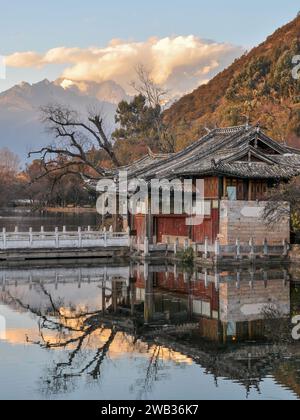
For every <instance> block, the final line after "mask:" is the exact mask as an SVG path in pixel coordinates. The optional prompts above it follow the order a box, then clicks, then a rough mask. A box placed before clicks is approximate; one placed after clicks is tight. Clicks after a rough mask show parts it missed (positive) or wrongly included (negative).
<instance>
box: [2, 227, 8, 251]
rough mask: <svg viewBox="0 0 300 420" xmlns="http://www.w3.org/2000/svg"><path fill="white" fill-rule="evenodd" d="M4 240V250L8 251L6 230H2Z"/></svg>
mask: <svg viewBox="0 0 300 420" xmlns="http://www.w3.org/2000/svg"><path fill="white" fill-rule="evenodd" d="M2 239H3V248H4V249H6V248H7V240H6V229H5V228H3V229H2Z"/></svg>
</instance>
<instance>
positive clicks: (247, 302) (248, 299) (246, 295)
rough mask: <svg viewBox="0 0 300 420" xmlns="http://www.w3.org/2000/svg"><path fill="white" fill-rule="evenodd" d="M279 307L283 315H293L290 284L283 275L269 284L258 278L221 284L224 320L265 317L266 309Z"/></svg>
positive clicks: (244, 320) (235, 320) (237, 320)
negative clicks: (237, 283)
mask: <svg viewBox="0 0 300 420" xmlns="http://www.w3.org/2000/svg"><path fill="white" fill-rule="evenodd" d="M267 308H272V309H274V310H276V312H277V313H278V314H280V315H281V316H282V318H284V317H285V316H288V315H290V284H289V282H286V283H285V282H284V279H283V278H282V279H280V280H270V281H269V282H268V283H267V284H265V283H264V282H263V281H255V282H254V283H253V285H252V286H251V285H250V284H249V283H248V282H246V281H242V282H241V283H240V285H239V288H237V287H236V284H235V283H233V282H231V283H230V282H226V283H221V284H220V319H221V321H222V322H250V321H255V320H262V319H264V315H263V311H264V310H265V309H267Z"/></svg>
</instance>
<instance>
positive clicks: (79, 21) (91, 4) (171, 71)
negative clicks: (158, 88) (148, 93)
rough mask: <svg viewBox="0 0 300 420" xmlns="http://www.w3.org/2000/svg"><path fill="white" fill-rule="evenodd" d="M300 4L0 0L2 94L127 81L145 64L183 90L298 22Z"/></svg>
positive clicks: (277, 0)
mask: <svg viewBox="0 0 300 420" xmlns="http://www.w3.org/2000/svg"><path fill="white" fill-rule="evenodd" d="M297 3H298V2H297V1H295V0H284V1H283V0H251V1H247V2H245V1H241V0H226V1H225V0H222V1H221V0H210V1H201V0H151V1H148V2H146V1H141V0H110V1H102V0H85V1H82V0H60V1H59V0H51V1H48V0H44V1H43V2H38V1H37V0H26V1H24V0H10V1H7V0H0V55H2V56H5V57H6V64H7V69H6V79H5V80H0V91H3V90H5V89H7V88H9V87H11V86H13V85H14V84H16V83H19V82H21V81H23V80H25V81H28V82H30V83H33V82H37V81H39V80H42V79H44V78H48V79H50V80H54V79H56V78H58V77H63V78H65V79H67V80H75V81H76V82H79V81H81V80H85V81H88V80H91V81H96V82H99V81H103V80H108V79H114V80H116V81H117V82H119V83H120V84H123V85H124V84H126V83H127V82H128V80H129V78H130V74H131V73H132V71H133V70H132V69H133V67H134V66H135V65H136V64H137V62H141V63H142V62H145V65H146V66H147V67H148V68H149V70H150V71H151V72H152V76H153V78H154V79H155V81H156V82H157V83H160V84H164V85H166V86H167V87H168V88H170V87H171V88H174V89H175V87H178V93H182V92H183V91H184V90H189V89H192V88H193V86H194V85H197V84H200V83H204V82H206V81H207V80H209V78H211V77H212V76H213V75H214V74H215V73H216V72H217V71H219V70H221V69H222V67H225V66H227V65H229V64H230V62H231V61H232V60H233V59H234V58H235V57H236V56H239V55H240V54H241V53H242V52H243V51H244V50H245V49H250V48H251V47H253V46H255V45H257V44H259V43H260V42H262V41H263V40H264V39H265V38H266V37H267V36H268V35H270V34H271V33H273V32H274V30H275V29H277V28H278V27H280V26H282V25H283V24H285V23H287V22H288V21H290V20H291V19H293V18H294V17H295V16H296V15H297V12H298V11H299V10H300V7H299V4H297ZM208 40H210V41H208ZM212 41H213V42H212ZM20 53H21V54H20ZM0 79H1V72H0Z"/></svg>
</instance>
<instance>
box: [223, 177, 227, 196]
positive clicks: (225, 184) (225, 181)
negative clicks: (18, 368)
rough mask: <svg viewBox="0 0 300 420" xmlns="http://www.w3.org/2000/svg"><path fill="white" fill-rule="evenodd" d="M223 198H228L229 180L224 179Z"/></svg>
mask: <svg viewBox="0 0 300 420" xmlns="http://www.w3.org/2000/svg"><path fill="white" fill-rule="evenodd" d="M223 197H227V178H226V176H224V178H223Z"/></svg>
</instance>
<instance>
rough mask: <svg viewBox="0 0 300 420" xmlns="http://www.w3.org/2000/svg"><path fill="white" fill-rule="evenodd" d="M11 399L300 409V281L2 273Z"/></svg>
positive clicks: (287, 277) (0, 367)
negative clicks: (293, 405)
mask: <svg viewBox="0 0 300 420" xmlns="http://www.w3.org/2000/svg"><path fill="white" fill-rule="evenodd" d="M0 271H1V272H0V286H1V289H0V290H1V292H0V315H1V318H0V320H1V323H0V325H1V329H0V354H1V358H0V398H1V399H97V400H110V399H130V400H131V399H151V400H158V399H167V400H176V399H183V400H184V399H187V400H193V399H196V400H199V399H200V400H201V399H241V400H245V399H271V400H273V399H274V400H280V399H298V398H299V397H300V373H299V372H300V343H298V342H297V341H293V340H292V337H291V331H292V325H291V317H292V316H294V315H295V314H298V313H300V289H299V288H298V284H297V281H296V279H297V274H296V273H294V272H293V273H292V272H290V271H288V270H286V269H285V268H283V267H274V268H272V269H268V270H259V271H252V272H249V271H241V272H230V271H228V272H211V271H209V270H207V269H199V270H198V271H197V272H190V271H189V270H186V269H183V268H180V267H177V266H167V265H163V266H160V265H148V264H146V265H134V264H128V265H126V264H125V265H123V266H113V265H111V266H110V267H104V266H97V265H95V266H92V265H88V266H84V265H83V264H81V265H80V266H77V267H76V268H74V267H71V266H70V267H68V266H64V267H60V268H58V267H55V266H53V267H45V266H40V267H36V268H35V267H31V268H30V269H29V268H27V269H24V268H23V269H21V268H4V267H2V268H1V267H0Z"/></svg>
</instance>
